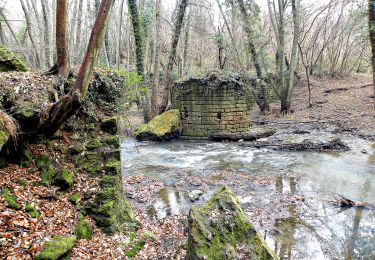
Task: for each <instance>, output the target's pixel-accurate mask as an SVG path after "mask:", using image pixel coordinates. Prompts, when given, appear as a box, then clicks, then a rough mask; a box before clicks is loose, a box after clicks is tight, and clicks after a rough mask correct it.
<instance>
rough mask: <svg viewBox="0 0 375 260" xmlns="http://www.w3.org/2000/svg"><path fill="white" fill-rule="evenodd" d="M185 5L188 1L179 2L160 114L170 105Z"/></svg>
mask: <svg viewBox="0 0 375 260" xmlns="http://www.w3.org/2000/svg"><path fill="white" fill-rule="evenodd" d="M187 4H188V0H181V1H180V3H179V5H178V8H177V9H178V11H177V16H176V21H175V24H174V30H173V34H172V44H171V50H170V52H169V58H168V65H167V79H166V83H165V86H164V92H163V97H162V102H161V106H160V109H161V110H160V112H163V111H166V110H168V109H169V107H170V105H171V85H172V81H173V79H172V71H173V65H174V62H175V58H176V53H177V46H178V41H179V39H180V34H181V29H182V25H183V22H184V17H185V12H186V7H187Z"/></svg>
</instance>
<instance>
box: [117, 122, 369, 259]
mask: <svg viewBox="0 0 375 260" xmlns="http://www.w3.org/2000/svg"><path fill="white" fill-rule="evenodd" d="M271 127H273V128H277V132H276V134H275V135H273V136H271V137H268V138H267V139H265V140H267V141H279V142H288V143H292V142H302V141H303V140H305V139H309V140H312V141H314V142H327V141H329V140H331V139H334V138H337V137H339V138H341V140H342V141H343V142H344V143H345V144H347V145H348V146H349V147H350V151H346V152H326V153H317V152H295V151H274V150H271V149H267V148H261V149H257V148H253V147H244V146H243V145H242V144H243V142H230V143H228V142H220V143H213V142H208V141H202V140H200V141H187V140H183V141H181V140H177V141H173V142H170V143H134V141H133V140H125V141H124V142H123V143H122V162H123V165H122V170H123V175H124V180H125V191H126V192H127V196H128V198H129V200H130V202H131V203H132V204H133V206H134V208H135V210H136V212H137V214H138V215H140V216H142V221H141V222H143V223H149V224H148V225H146V226H148V228H149V229H150V230H153V229H154V230H160V229H162V228H164V227H165V224H166V223H169V225H168V226H169V229H168V230H169V231H168V232H165V233H163V232H156V233H155V234H156V236H157V238H158V240H160V241H161V244H160V246H159V250H158V251H157V252H155V251H153V256H155V257H157V256H162V255H165V254H167V255H176V254H178V252H181V251H183V250H184V246H183V245H184V244H185V243H186V238H187V233H186V227H187V223H186V216H187V213H188V211H189V209H190V208H191V206H192V205H197V204H202V203H204V202H205V201H207V200H208V199H209V198H210V196H211V195H212V193H213V192H214V191H215V190H217V189H218V188H220V187H222V186H228V187H230V188H231V189H232V190H233V191H234V192H235V194H236V195H237V196H239V198H240V201H241V203H242V206H243V207H244V209H245V211H246V212H247V214H248V216H249V217H250V219H251V221H252V223H253V224H254V225H255V227H256V228H257V230H260V231H261V232H262V234H263V236H264V237H266V240H267V242H268V244H269V245H270V247H271V248H272V249H273V250H274V251H275V252H276V253H277V255H278V256H279V257H280V258H284V257H288V256H291V257H292V258H295V259H303V258H309V259H322V258H329V259H332V258H345V257H349V258H358V257H367V258H372V257H374V251H373V246H374V243H375V233H374V230H373V225H372V223H373V222H374V221H375V212H374V210H373V209H371V208H344V209H342V208H338V207H335V206H334V205H332V204H331V203H330V201H331V200H332V199H334V198H336V197H337V196H339V195H342V196H345V197H348V198H350V199H353V200H355V201H364V202H367V203H370V204H375V201H374V198H375V193H374V192H373V190H374V189H372V188H371V187H374V185H375V176H374V175H373V172H375V159H374V158H375V157H374V156H375V146H374V143H373V142H371V141H368V140H365V139H362V138H358V137H356V136H353V135H350V134H348V133H340V134H337V133H336V132H335V131H334V130H335V127H334V126H329V125H326V126H324V127H317V126H316V125H315V124H312V125H309V124H296V125H294V126H293V127H290V125H284V124H273V125H271ZM196 190H199V191H201V192H202V195H200V196H199V198H198V199H197V200H196V201H194V202H192V201H191V199H190V198H189V193H191V192H192V191H196ZM197 194H198V193H197ZM171 223H173V224H171ZM150 248H152V244H150V246H149V247H146V248H144V249H142V250H141V252H140V254H141V255H147V254H148V253H150V252H151V251H150Z"/></svg>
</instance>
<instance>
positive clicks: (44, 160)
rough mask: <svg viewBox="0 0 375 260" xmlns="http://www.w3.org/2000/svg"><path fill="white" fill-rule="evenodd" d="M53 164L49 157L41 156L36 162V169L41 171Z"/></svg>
mask: <svg viewBox="0 0 375 260" xmlns="http://www.w3.org/2000/svg"><path fill="white" fill-rule="evenodd" d="M50 164H51V160H50V159H49V158H48V157H47V156H40V157H38V158H37V159H36V160H35V165H36V167H37V168H38V169H39V170H41V169H42V168H44V167H46V166H48V165H50Z"/></svg>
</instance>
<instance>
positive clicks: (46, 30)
mask: <svg viewBox="0 0 375 260" xmlns="http://www.w3.org/2000/svg"><path fill="white" fill-rule="evenodd" d="M40 2H41V4H42V12H43V21H44V45H45V46H44V48H45V61H46V68H49V67H50V66H51V49H50V46H49V45H50V38H51V36H50V21H49V12H48V7H47V5H48V1H47V0H41V1H40Z"/></svg>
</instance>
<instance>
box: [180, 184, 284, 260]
mask: <svg viewBox="0 0 375 260" xmlns="http://www.w3.org/2000/svg"><path fill="white" fill-rule="evenodd" d="M188 233H189V237H188V249H187V251H188V256H187V259H253V260H257V259H259V260H260V259H262V260H263V259H277V257H276V255H275V253H274V252H273V251H272V250H271V249H270V248H269V247H268V245H267V244H266V242H265V241H264V240H263V238H262V237H261V235H260V234H259V233H258V232H257V231H256V230H255V228H254V226H253V225H252V224H251V222H250V221H249V219H248V216H247V215H246V213H245V212H244V211H243V209H242V208H241V205H240V202H239V200H238V198H237V197H236V195H235V194H234V193H233V192H232V191H230V190H229V189H227V188H222V189H220V190H219V191H217V192H216V193H215V194H214V195H213V196H212V197H211V199H210V200H209V201H207V202H206V203H205V204H204V205H202V206H193V207H192V209H191V210H190V213H189V228H188Z"/></svg>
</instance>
